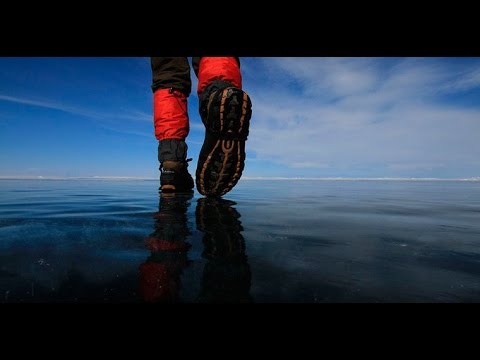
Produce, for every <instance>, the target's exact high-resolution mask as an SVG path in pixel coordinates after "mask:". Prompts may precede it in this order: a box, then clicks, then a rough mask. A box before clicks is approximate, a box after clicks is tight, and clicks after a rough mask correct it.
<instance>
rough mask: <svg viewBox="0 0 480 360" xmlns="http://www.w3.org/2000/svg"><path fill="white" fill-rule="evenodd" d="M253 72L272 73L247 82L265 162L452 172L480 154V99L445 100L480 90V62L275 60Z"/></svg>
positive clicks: (344, 169) (255, 146) (257, 146)
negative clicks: (467, 102)
mask: <svg viewBox="0 0 480 360" xmlns="http://www.w3.org/2000/svg"><path fill="white" fill-rule="evenodd" d="M249 69H250V70H249V71H263V72H265V73H266V74H267V75H266V76H267V79H266V81H264V82H261V83H260V82H251V83H250V84H247V86H249V87H248V89H247V91H248V92H249V93H250V94H251V96H252V98H253V101H254V103H253V111H254V114H253V118H252V125H251V135H250V140H249V141H250V143H249V149H251V150H252V151H254V152H255V153H256V156H257V158H260V159H265V160H274V161H276V162H278V163H281V164H284V165H287V166H289V167H292V168H302V167H304V168H319V169H320V170H319V173H321V172H322V169H326V168H328V170H329V171H332V172H337V173H342V174H343V173H348V174H352V175H353V176H355V175H354V174H353V173H354V172H355V171H356V169H358V168H359V167H362V168H367V170H365V171H367V172H368V171H371V173H372V174H375V175H378V174H379V173H380V175H383V174H382V171H383V172H388V173H389V174H390V173H395V174H403V173H407V172H409V171H417V172H418V171H420V172H422V171H423V172H425V173H430V172H438V173H442V172H445V171H448V169H449V167H452V166H453V167H458V166H459V165H462V166H464V167H469V166H470V167H471V166H474V165H475V163H476V162H477V159H478V158H479V156H480V149H479V147H478V134H480V122H479V121H478V120H479V119H480V102H479V103H478V105H477V106H474V107H466V106H464V105H460V104H456V103H455V102H453V101H452V102H449V103H445V96H449V97H450V99H452V98H453V97H454V96H455V94H456V93H458V92H460V91H466V90H470V91H472V90H475V89H477V88H479V87H480V60H479V61H477V62H472V63H470V65H468V66H465V65H463V64H462V65H460V64H449V63H446V62H445V61H440V60H438V59H410V58H409V59H371V58H342V59H333V58H275V59H273V58H268V59H263V60H262V61H260V62H259V63H258V64H257V67H252V66H251V64H250V66H249ZM270 80H271V81H270ZM477 90H478V89H477ZM476 171H477V173H479V172H480V168H479V167H478V165H476Z"/></svg>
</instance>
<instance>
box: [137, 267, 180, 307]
mask: <svg viewBox="0 0 480 360" xmlns="http://www.w3.org/2000/svg"><path fill="white" fill-rule="evenodd" d="M179 267H180V264H179V263H178V262H177V261H175V260H173V261H168V262H162V263H156V262H151V261H149V262H145V263H143V264H142V265H140V292H141V294H142V297H143V300H145V301H146V302H159V301H161V302H175V301H176V299H177V296H178V288H179V281H180V279H179V278H180V274H179V273H180V272H181V270H182V268H181V267H180V268H179Z"/></svg>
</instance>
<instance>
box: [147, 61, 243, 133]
mask: <svg viewBox="0 0 480 360" xmlns="http://www.w3.org/2000/svg"><path fill="white" fill-rule="evenodd" d="M192 64H193V69H194V72H195V74H196V75H197V77H198V87H197V94H201V93H202V91H203V90H204V89H205V87H206V86H208V84H210V83H211V82H212V81H214V80H223V81H228V82H230V83H232V85H233V86H235V87H238V88H240V89H241V88H242V76H241V73H240V62H239V60H238V58H235V57H201V58H199V57H194V58H193V59H192ZM152 74H153V85H152V90H153V91H154V94H153V118H154V125H155V137H156V138H157V139H158V140H165V139H179V140H184V139H185V138H186V137H187V135H188V132H189V122H188V111H187V97H188V96H189V94H190V91H191V81H190V66H189V64H188V60H187V58H158V57H157V58H152Z"/></svg>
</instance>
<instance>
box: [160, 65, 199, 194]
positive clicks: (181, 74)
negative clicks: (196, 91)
mask: <svg viewBox="0 0 480 360" xmlns="http://www.w3.org/2000/svg"><path fill="white" fill-rule="evenodd" d="M151 66H152V79H153V81H152V91H153V117H154V126H155V137H156V138H157V140H158V160H159V162H160V172H161V175H160V190H161V191H162V192H167V191H171V192H177V191H190V190H192V189H193V185H194V184H193V179H192V177H191V176H190V174H189V173H188V170H187V149H188V147H187V144H186V143H185V138H186V137H187V135H188V133H189V129H190V127H189V119H188V112H187V98H188V96H189V95H190V92H191V87H192V83H191V80H190V65H189V64H188V60H187V58H185V57H152V58H151Z"/></svg>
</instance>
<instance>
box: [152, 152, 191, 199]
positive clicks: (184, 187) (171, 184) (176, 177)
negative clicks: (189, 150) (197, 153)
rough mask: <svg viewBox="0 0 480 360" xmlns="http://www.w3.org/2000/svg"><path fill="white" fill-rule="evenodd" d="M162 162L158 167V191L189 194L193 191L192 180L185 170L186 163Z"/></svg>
mask: <svg viewBox="0 0 480 360" xmlns="http://www.w3.org/2000/svg"><path fill="white" fill-rule="evenodd" d="M190 160H192V159H188V160H186V161H171V160H167V161H164V162H163V163H162V164H161V165H160V191H161V192H162V193H166V192H190V191H192V190H193V186H194V184H193V178H192V176H191V175H190V173H189V172H188V170H187V167H188V164H187V161H190Z"/></svg>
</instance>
